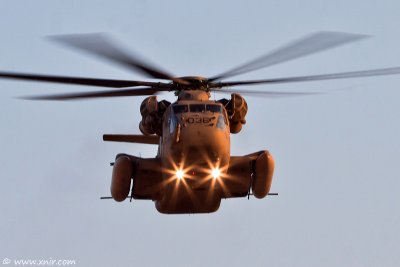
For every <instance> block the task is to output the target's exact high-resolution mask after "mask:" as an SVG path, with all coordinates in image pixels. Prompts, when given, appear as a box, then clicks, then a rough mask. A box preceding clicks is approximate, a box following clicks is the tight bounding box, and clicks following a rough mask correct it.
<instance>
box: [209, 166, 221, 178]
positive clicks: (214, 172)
mask: <svg viewBox="0 0 400 267" xmlns="http://www.w3.org/2000/svg"><path fill="white" fill-rule="evenodd" d="M211 176H212V177H213V178H214V179H218V178H219V177H220V176H221V171H220V170H219V169H218V168H214V169H212V171H211Z"/></svg>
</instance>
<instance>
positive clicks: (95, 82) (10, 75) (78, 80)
mask: <svg viewBox="0 0 400 267" xmlns="http://www.w3.org/2000/svg"><path fill="white" fill-rule="evenodd" d="M0 78H5V79H14V80H26V81H38V82H50V83H62V84H76V85H90V86H99V87H112V88H123V87H133V86H159V85H160V83H158V82H144V81H129V80H114V79H97V78H84V77H68V76H55V75H42V74H31V73H17V72H0ZM162 85H165V86H168V84H167V83H164V84H162Z"/></svg>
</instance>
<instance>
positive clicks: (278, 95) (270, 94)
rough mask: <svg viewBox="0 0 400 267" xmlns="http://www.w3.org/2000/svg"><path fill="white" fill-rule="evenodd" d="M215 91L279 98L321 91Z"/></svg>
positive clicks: (218, 91)
mask: <svg viewBox="0 0 400 267" xmlns="http://www.w3.org/2000/svg"><path fill="white" fill-rule="evenodd" d="M215 92H216V93H230V94H232V93H235V94H241V95H248V96H257V97H267V98H281V97H296V96H308V95H318V94H322V92H276V91H266V92H265V91H255V90H229V89H220V90H215Z"/></svg>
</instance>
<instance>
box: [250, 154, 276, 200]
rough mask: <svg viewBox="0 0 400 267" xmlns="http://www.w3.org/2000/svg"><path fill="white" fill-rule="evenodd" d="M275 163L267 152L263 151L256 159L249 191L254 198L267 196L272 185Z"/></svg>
mask: <svg viewBox="0 0 400 267" xmlns="http://www.w3.org/2000/svg"><path fill="white" fill-rule="evenodd" d="M274 167H275V162H274V159H273V157H272V155H271V154H270V153H269V152H268V151H263V152H261V153H260V155H259V156H258V157H257V159H256V162H255V170H254V176H253V183H252V185H251V190H252V191H253V194H254V196H255V197H256V198H263V197H265V196H266V195H268V193H269V190H270V188H271V184H272V176H273V174H274Z"/></svg>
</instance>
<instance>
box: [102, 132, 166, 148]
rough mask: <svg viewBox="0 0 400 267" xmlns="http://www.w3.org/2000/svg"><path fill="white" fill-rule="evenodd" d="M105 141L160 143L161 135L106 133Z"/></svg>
mask: <svg viewBox="0 0 400 267" xmlns="http://www.w3.org/2000/svg"><path fill="white" fill-rule="evenodd" d="M103 141H111V142H125V143H141V144H150V145H158V144H159V143H160V137H159V136H156V135H149V136H147V135H133V134H104V135H103Z"/></svg>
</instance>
